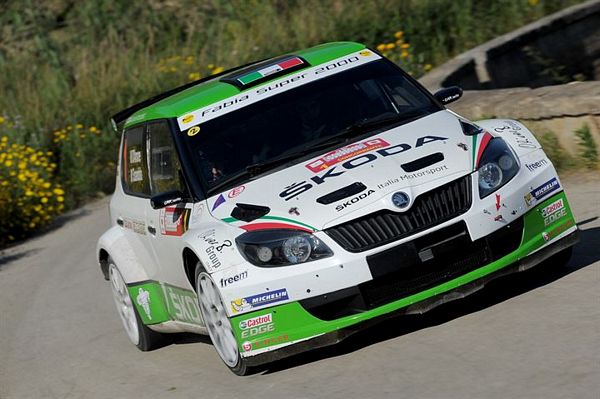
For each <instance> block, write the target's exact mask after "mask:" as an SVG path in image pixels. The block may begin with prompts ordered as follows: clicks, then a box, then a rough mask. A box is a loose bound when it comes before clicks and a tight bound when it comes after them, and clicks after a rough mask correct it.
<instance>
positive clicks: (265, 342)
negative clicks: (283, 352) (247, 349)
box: [252, 335, 290, 349]
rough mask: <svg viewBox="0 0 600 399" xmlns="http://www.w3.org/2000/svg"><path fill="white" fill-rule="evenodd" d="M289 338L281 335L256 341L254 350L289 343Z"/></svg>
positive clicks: (253, 345) (253, 346)
mask: <svg viewBox="0 0 600 399" xmlns="http://www.w3.org/2000/svg"><path fill="white" fill-rule="evenodd" d="M289 340H290V339H289V337H288V336H287V335H280V336H278V337H270V338H265V339H259V340H258V341H254V342H253V343H252V349H260V348H265V347H267V346H273V345H277V344H281V343H283V342H287V341H289Z"/></svg>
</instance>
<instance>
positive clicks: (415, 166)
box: [400, 152, 444, 172]
mask: <svg viewBox="0 0 600 399" xmlns="http://www.w3.org/2000/svg"><path fill="white" fill-rule="evenodd" d="M443 160H444V154H442V153H441V152H436V153H433V154H431V155H427V156H426V157H423V158H419V159H416V160H414V161H411V162H408V163H405V164H402V165H400V166H401V167H402V169H403V170H404V171H405V172H415V171H417V170H420V169H423V168H426V167H428V166H431V165H433V164H435V163H438V162H441V161H443Z"/></svg>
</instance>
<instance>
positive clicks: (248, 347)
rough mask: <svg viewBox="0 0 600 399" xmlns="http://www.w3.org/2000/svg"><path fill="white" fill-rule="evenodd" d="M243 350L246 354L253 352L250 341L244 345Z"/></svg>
mask: <svg viewBox="0 0 600 399" xmlns="http://www.w3.org/2000/svg"><path fill="white" fill-rule="evenodd" d="M242 349H243V350H244V351H246V352H248V351H251V350H252V343H250V342H249V341H246V342H244V343H243V344H242Z"/></svg>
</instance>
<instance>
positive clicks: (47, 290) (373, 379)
mask: <svg viewBox="0 0 600 399" xmlns="http://www.w3.org/2000/svg"><path fill="white" fill-rule="evenodd" d="M564 183H565V186H566V187H567V194H568V196H569V200H570V201H571V204H572V207H573V208H574V212H575V216H576V219H577V221H578V224H579V226H580V228H581V230H582V234H581V238H582V241H581V242H580V243H579V244H578V246H577V247H576V249H575V256H574V257H573V259H572V260H571V262H570V263H569V265H568V266H567V267H566V268H563V269H559V270H551V269H533V270H530V271H528V272H525V273H521V274H518V275H514V276H510V277H506V278H504V279H502V280H497V281H496V282H494V283H492V284H490V285H488V286H487V287H486V289H485V290H483V291H480V292H478V293H476V294H474V295H473V296H471V297H469V298H467V299H464V300H460V301H455V302H452V303H449V304H446V305H444V306H442V307H440V308H437V309H436V310H434V311H432V312H430V313H428V314H426V315H425V316H420V317H416V316H415V317H413V316H411V318H403V319H394V320H390V321H387V322H384V323H382V324H380V325H379V326H376V327H374V328H371V329H369V330H367V331H364V332H361V333H358V334H356V335H354V336H352V337H351V338H349V339H348V340H346V341H344V342H343V343H342V344H340V345H338V346H336V347H333V348H327V349H322V350H318V351H315V352H314V353H308V354H303V355H299V356H297V357H294V358H291V359H286V360H283V361H280V362H278V363H276V364H274V365H273V366H272V367H270V368H268V369H265V370H262V371H261V372H259V373H257V374H254V375H251V376H248V377H236V376H234V375H233V374H232V373H231V372H230V371H229V370H227V368H225V366H224V365H223V364H222V363H221V361H220V360H219V358H218V356H217V354H216V352H215V351H214V350H213V348H212V346H211V344H210V342H209V341H208V340H207V339H205V338H203V337H198V336H194V335H181V336H178V337H177V338H176V340H175V343H174V344H172V345H169V346H167V347H164V348H161V349H159V350H156V351H154V352H150V353H142V352H139V351H138V350H137V349H136V348H135V347H134V346H133V345H131V344H130V343H129V341H128V339H127V337H126V335H125V332H124V331H123V329H122V327H121V323H120V321H119V319H118V316H117V313H116V311H115V309H114V303H113V301H112V298H111V292H110V287H109V285H108V282H105V281H104V280H103V279H102V276H101V273H100V270H99V268H98V267H97V265H96V262H95V254H94V249H95V245H96V240H97V238H98V237H99V236H100V234H101V233H102V232H103V231H104V230H105V229H106V228H107V226H108V223H109V221H108V209H107V208H108V201H107V200H101V201H98V202H95V203H92V204H90V205H88V206H86V207H84V208H82V209H80V210H78V211H76V212H74V213H73V214H71V215H68V216H67V217H65V218H64V219H63V220H62V225H61V226H58V227H56V228H55V229H53V230H52V231H51V232H48V233H47V234H45V235H43V236H40V237H37V238H35V239H32V240H30V241H28V242H25V243H23V244H21V245H19V246H16V247H13V248H10V249H9V250H7V251H5V252H4V254H3V255H2V256H0V356H1V357H0V398H2V399H12V398H15V399H17V398H18V399H21V398H111V399H112V398H139V399H151V398H192V397H194V398H238V397H239V398H263V399H264V398H328V399H332V398H380V397H381V398H384V397H389V398H444V399H448V398H461V399H463V398H502V399H506V398H545V399H547V398H596V399H598V398H600V300H599V299H600V293H599V292H600V285H599V282H600V219H599V215H600V177H595V178H594V177H593V176H587V177H585V178H582V177H581V176H579V177H578V176H571V177H569V178H567V179H565V181H564Z"/></svg>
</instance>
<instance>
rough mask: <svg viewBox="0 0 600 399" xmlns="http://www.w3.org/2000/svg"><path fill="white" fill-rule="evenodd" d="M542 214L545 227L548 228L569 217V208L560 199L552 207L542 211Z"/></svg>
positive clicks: (549, 206)
mask: <svg viewBox="0 0 600 399" xmlns="http://www.w3.org/2000/svg"><path fill="white" fill-rule="evenodd" d="M540 213H541V214H542V217H543V218H544V226H546V227H548V226H549V225H550V224H552V223H554V222H556V221H557V220H559V219H562V218H563V217H565V216H567V208H565V205H564V201H563V199H562V198H560V199H558V200H556V201H554V202H553V203H551V204H550V205H548V206H546V207H544V208H542V209H540Z"/></svg>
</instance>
